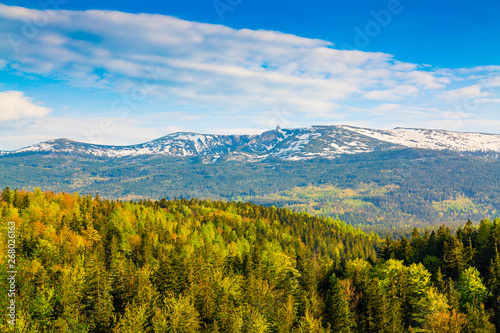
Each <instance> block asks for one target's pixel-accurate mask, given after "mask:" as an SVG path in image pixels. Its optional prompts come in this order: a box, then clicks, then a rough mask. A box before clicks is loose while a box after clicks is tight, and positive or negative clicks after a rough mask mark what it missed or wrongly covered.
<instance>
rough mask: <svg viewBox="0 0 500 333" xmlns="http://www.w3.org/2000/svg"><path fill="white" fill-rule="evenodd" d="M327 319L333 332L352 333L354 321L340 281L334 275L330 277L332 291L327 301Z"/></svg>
mask: <svg viewBox="0 0 500 333" xmlns="http://www.w3.org/2000/svg"><path fill="white" fill-rule="evenodd" d="M326 312H327V313H326V318H327V322H328V323H329V324H330V328H331V330H332V331H333V332H339V333H340V332H342V333H343V332H352V329H353V327H354V321H353V319H352V313H351V310H350V309H349V303H348V302H347V300H346V298H345V296H344V294H343V293H342V289H341V284H340V280H339V279H338V278H337V277H336V276H335V274H332V276H331V277H330V290H328V294H327V301H326Z"/></svg>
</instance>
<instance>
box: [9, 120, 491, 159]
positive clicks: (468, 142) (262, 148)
mask: <svg viewBox="0 0 500 333" xmlns="http://www.w3.org/2000/svg"><path fill="white" fill-rule="evenodd" d="M397 148H421V149H430V150H448V151H453V152H458V153H461V154H480V155H483V156H486V157H491V158H498V153H499V152H500V135H493V134H482V133H460V132H450V131H444V130H432V129H412V128H403V127H397V128H394V129H391V130H377V129H368V128H361V127H354V126H346V125H339V126H327V125H317V126H311V127H306V128H292V129H282V128H281V127H280V126H278V127H276V128H275V129H274V130H268V131H265V132H262V133H261V134H258V135H218V134H201V133H194V132H177V133H172V134H168V135H166V136H163V137H161V138H158V139H155V140H152V141H148V142H146V143H142V144H136V145H130V146H104V145H96V144H88V143H82V142H76V141H73V140H70V139H66V138H60V139H54V140H49V141H45V142H42V143H39V144H36V145H33V146H29V147H26V148H22V149H19V150H16V151H11V152H3V153H2V156H5V155H9V154H19V153H24V154H60V153H65V154H84V155H90V156H97V157H107V158H118V157H125V156H140V155H167V156H176V157H196V156H207V157H210V156H212V157H214V158H216V159H219V158H222V159H223V160H228V161H230V160H239V161H246V162H248V161H250V162H254V161H262V160H266V159H279V160H304V159H311V158H315V157H321V158H328V159H332V158H336V157H338V156H340V155H343V154H359V153H368V152H373V151H380V150H388V149H397ZM210 159H211V158H208V160H210Z"/></svg>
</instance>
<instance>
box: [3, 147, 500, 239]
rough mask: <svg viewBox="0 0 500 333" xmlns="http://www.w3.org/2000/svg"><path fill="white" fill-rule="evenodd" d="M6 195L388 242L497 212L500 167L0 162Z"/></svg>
mask: <svg viewBox="0 0 500 333" xmlns="http://www.w3.org/2000/svg"><path fill="white" fill-rule="evenodd" d="M0 170H2V172H0V188H5V187H6V186H10V187H11V188H19V189H26V190H31V191H33V190H34V189H35V188H36V187H43V188H44V189H45V190H50V191H54V192H70V193H73V192H77V193H80V194H87V193H94V194H95V193H100V194H103V195H104V194H105V195H106V198H107V199H113V200H116V199H120V200H131V199H133V200H138V199H144V200H146V199H155V200H156V199H160V198H167V199H174V198H179V197H181V196H182V197H184V198H204V199H206V198H210V199H212V200H227V201H251V202H254V203H257V204H262V205H266V206H273V205H274V206H276V207H288V208H290V209H292V210H295V211H307V212H308V213H310V214H315V215H325V216H331V217H333V218H334V219H337V218H339V219H341V220H342V221H345V222H347V223H348V224H352V225H355V226H359V227H360V228H361V229H362V230H364V231H367V232H371V231H373V232H375V233H378V234H379V235H381V237H384V236H385V234H386V233H388V232H392V231H393V230H394V229H397V230H398V231H400V230H403V231H405V232H406V233H408V234H409V233H411V230H412V228H413V227H415V226H416V227H419V228H425V227H428V226H431V227H434V226H439V225H440V224H442V223H446V224H447V225H450V226H452V225H453V226H455V227H456V226H458V225H461V224H463V223H464V222H465V221H467V220H468V219H471V220H474V221H479V220H480V219H482V218H484V217H485V216H489V217H492V218H493V217H498V216H499V214H500V208H499V207H500V193H499V192H498V186H497V185H496V184H497V183H498V179H500V161H499V160H487V159H482V158H475V157H470V156H469V157H466V156H458V155H456V154H452V153H450V152H441V151H429V150H423V149H397V150H390V151H383V152H372V153H363V154H354V155H348V154H346V155H342V156H339V157H338V158H336V159H333V160H326V159H311V160H304V161H282V160H276V161H267V162H265V163H264V162H262V163H239V162H234V161H221V162H219V161H217V162H215V163H206V164H205V163H202V162H201V161H200V157H196V158H173V157H169V156H139V157H124V158H119V159H113V158H89V157H88V156H87V157H84V156H78V155H58V154H54V155H50V154H49V155H26V156H23V155H19V156H18V155H14V156H9V155H5V156H0Z"/></svg>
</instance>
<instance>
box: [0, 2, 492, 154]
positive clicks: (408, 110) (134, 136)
mask: <svg viewBox="0 0 500 333" xmlns="http://www.w3.org/2000/svg"><path fill="white" fill-rule="evenodd" d="M33 18H39V23H40V22H42V23H43V24H41V25H39V26H37V24H36V22H35V23H33ZM44 18H45V19H44ZM42 19H44V20H42ZM0 20H1V21H2V24H1V25H0V54H1V57H2V58H1V59H0V71H5V72H8V73H10V74H12V73H15V75H16V76H17V77H19V76H20V77H30V78H31V79H32V80H33V79H36V78H49V79H50V80H52V81H54V82H56V83H54V86H55V87H56V88H54V93H53V95H50V94H48V95H47V96H45V97H44V99H45V100H43V101H36V102H34V101H33V100H32V99H30V98H29V97H27V96H25V95H24V94H23V93H22V92H19V91H17V92H10V95H9V93H3V94H4V96H3V97H2V96H1V95H0V127H2V126H3V127H2V128H1V129H2V136H1V139H2V141H3V142H6V141H5V140H4V139H5V138H7V140H17V141H18V140H21V141H22V142H26V143H28V142H27V140H31V141H30V142H29V143H34V140H35V137H36V138H38V139H50V138H54V137H63V136H70V138H72V139H76V140H83V141H92V140H90V139H89V138H88V137H87V136H85V134H82V133H90V132H92V130H93V129H95V131H94V132H95V133H99V135H101V136H103V134H105V135H104V136H105V137H104V136H103V137H102V139H100V140H97V143H105V144H123V143H134V142H141V141H146V140H149V139H153V138H154V137H156V136H161V135H165V134H167V133H168V132H169V131H171V130H174V129H184V130H191V131H206V132H212V133H214V132H215V130H217V131H218V130H220V131H221V132H226V133H227V132H231V131H233V129H234V131H237V132H238V133H239V132H241V131H242V129H245V130H246V129H248V131H249V132H252V133H255V132H258V131H261V130H262V129H266V128H271V127H275V126H276V125H282V126H286V127H301V126H306V125H312V124H326V123H337V124H338V123H345V124H358V125H361V124H363V126H371V127H377V128H388V127H391V126H406V127H412V126H420V127H425V126H426V125H429V126H431V125H432V126H438V125H439V126H441V125H443V127H444V126H448V128H449V129H474V130H476V129H478V130H482V131H490V132H491V131H494V128H496V127H493V126H496V125H494V124H496V121H497V120H500V118H498V117H499V115H498V112H496V109H495V107H497V105H498V101H499V100H500V91H499V89H498V88H499V87H500V66H496V65H492V66H480V67H473V68H465V69H448V68H434V67H432V66H431V65H423V64H414V63H408V62H401V61H399V60H397V59H395V58H394V56H392V55H390V54H387V53H382V52H364V51H349V50H340V49H338V48H336V45H334V44H333V43H332V42H329V41H325V40H320V39H311V38H303V37H300V36H296V35H291V34H285V33H281V32H277V31H264V30H249V29H239V30H238V29H232V28H229V27H226V26H223V25H216V24H205V23H198V22H191V21H186V20H182V19H179V18H175V17H171V16H166V15H155V14H129V13H123V12H117V11H103V10H89V11H67V10H53V11H40V10H34V9H27V8H21V7H11V6H5V5H2V4H0ZM30 22H31V23H30ZM33 28H34V30H33ZM63 86H64V87H72V88H74V89H75V90H76V91H77V93H76V94H80V96H81V98H82V100H85V99H90V98H92V97H93V94H92V93H93V92H96V91H99V92H100V91H102V92H109V91H111V92H114V93H118V94H119V96H121V97H120V98H118V102H119V103H112V102H110V101H108V102H107V103H108V104H106V105H102V107H101V108H97V110H99V111H100V112H101V113H102V117H106V118H109V119H111V121H112V122H113V126H112V127H113V131H111V132H106V133H104V132H105V131H103V130H102V129H101V127H103V126H101V125H102V124H101V125H100V122H102V118H101V119H99V117H98V116H96V112H95V113H93V115H92V117H96V118H92V119H93V120H90V118H86V119H85V120H80V121H79V120H78V119H79V118H78V117H77V116H75V118H69V116H67V115H65V114H64V112H63V111H65V110H59V112H57V111H58V110H57V109H56V110H55V111H54V112H52V113H50V114H49V112H50V111H51V109H49V108H47V107H45V106H43V105H41V104H40V102H45V103H49V102H51V100H52V99H57V87H63ZM5 87H6V89H3V88H5ZM2 89H3V90H17V89H18V88H17V87H16V88H9V85H8V83H7V84H3V85H2ZM26 91H28V90H26ZM89 92H90V93H89ZM28 95H29V94H28ZM38 96H40V95H38ZM122 97H123V98H122ZM2 98H3V99H2ZM7 98H10V100H11V102H10V103H11V104H12V105H13V106H12V107H11V108H10V109H8V108H6V107H3V105H8V104H6V102H5V101H6V100H7ZM470 100H473V101H474V103H469V102H470ZM67 102H68V101H66V100H65V101H64V102H62V103H64V105H66V104H67ZM470 104H473V106H474V108H472V107H470ZM50 105H51V106H52V105H53V103H50ZM159 105H160V106H159ZM150 106H154V108H152V107H151V108H149V107H150ZM479 106H480V107H479ZM163 107H165V109H168V110H163ZM68 109H70V110H71V109H72V108H71V107H69V108H68ZM78 109H79V110H81V108H78ZM176 110H181V111H176ZM117 111H124V112H117ZM163 111H165V112H163ZM117 113H120V114H121V116H120V117H119V116H117V115H116V114H117ZM55 114H56V115H55ZM73 115H74V113H73ZM89 117H90V116H89ZM146 118H147V119H148V120H147V121H145V119H146ZM483 120H484V121H483ZM2 121H4V122H5V121H9V124H10V127H9V128H8V129H7V128H6V127H5V124H2ZM16 121H17V123H16V124H15V125H14V124H13V122H16ZM107 121H108V119H106V122H107ZM159 124H167V125H168V127H161V125H159ZM469 125H470V126H469ZM467 126H469V127H467ZM480 126H483V127H480ZM224 128H225V130H224ZM236 129H238V130H236ZM23 136H24V138H23ZM15 146H17V147H19V144H14V143H13V144H9V148H14V147H15ZM1 148H2V149H5V148H6V147H5V145H4V146H3V147H1Z"/></svg>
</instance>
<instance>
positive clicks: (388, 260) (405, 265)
mask: <svg viewBox="0 0 500 333" xmlns="http://www.w3.org/2000/svg"><path fill="white" fill-rule="evenodd" d="M0 212H1V215H0V228H1V232H2V237H1V238H0V239H1V242H0V248H1V249H0V253H1V254H0V264H1V265H2V270H1V273H0V274H1V275H2V276H1V278H2V280H3V281H5V280H6V278H7V271H8V256H7V254H8V245H7V235H8V230H9V229H8V228H9V222H14V223H15V241H16V257H15V260H16V269H17V280H16V307H17V312H16V324H17V328H18V331H25V332H404V331H408V332H495V330H498V328H499V327H500V325H499V322H500V321H499V318H500V310H499V309H500V255H499V252H498V244H499V242H500V220H498V219H496V220H494V221H489V220H487V219H484V220H482V221H481V222H480V223H479V225H474V224H473V223H472V222H471V221H468V222H467V223H465V224H464V225H463V226H462V227H460V228H458V230H457V231H456V232H455V233H452V232H451V231H450V229H448V228H447V227H446V226H444V225H443V226H441V227H439V229H436V230H435V231H432V232H429V231H425V232H420V231H419V230H418V229H414V231H413V233H412V235H411V237H410V238H404V237H403V238H401V239H398V240H396V239H391V238H390V237H389V236H387V237H386V238H385V239H380V238H379V236H377V235H374V234H366V233H364V232H362V231H360V230H359V229H356V228H354V227H352V226H350V225H347V224H345V223H344V222H342V221H340V220H336V219H332V218H326V217H316V216H311V215H309V214H307V213H297V212H292V211H291V210H289V209H283V208H276V207H264V206H258V205H254V204H251V203H240V202H222V201H210V200H199V199H190V200H186V199H176V200H165V199H162V200H159V201H149V200H146V201H144V200H140V201H112V200H103V199H101V198H99V196H96V197H91V196H90V195H87V196H82V195H78V194H67V193H57V194H56V193H53V192H43V191H41V190H39V189H36V190H34V191H33V192H26V191H18V190H14V191H13V190H10V189H9V188H6V189H5V190H4V191H3V192H2V195H1V201H0ZM0 288H1V289H2V290H1V295H7V293H8V288H9V286H8V285H7V284H4V283H2V284H1V286H0ZM8 302H9V299H8V298H7V297H5V296H2V297H0V306H1V307H2V308H3V309H6V308H7V306H8ZM495 325H496V328H495ZM0 328H1V330H2V331H5V332H7V331H12V327H11V326H10V325H9V323H8V317H7V315H4V316H2V319H1V322H0Z"/></svg>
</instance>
